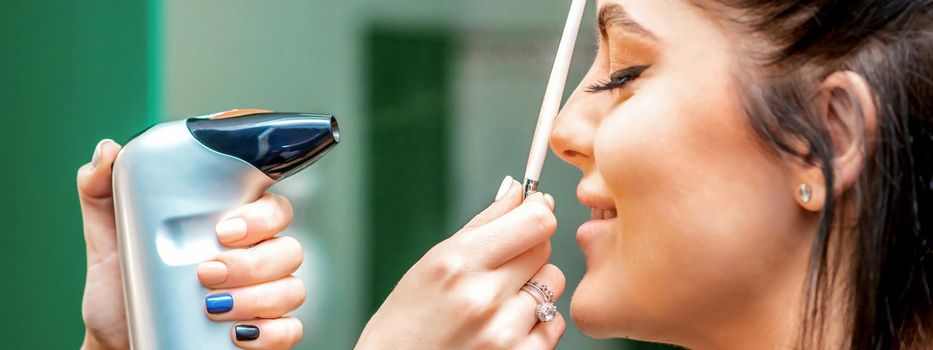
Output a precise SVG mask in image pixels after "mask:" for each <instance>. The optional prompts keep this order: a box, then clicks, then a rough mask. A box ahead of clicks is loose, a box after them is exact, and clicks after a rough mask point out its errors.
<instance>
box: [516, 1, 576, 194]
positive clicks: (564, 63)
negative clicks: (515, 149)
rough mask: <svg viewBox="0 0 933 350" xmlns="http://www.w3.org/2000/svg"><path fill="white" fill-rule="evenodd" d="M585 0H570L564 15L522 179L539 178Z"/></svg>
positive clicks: (558, 107) (562, 92)
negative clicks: (558, 44) (568, 10)
mask: <svg viewBox="0 0 933 350" xmlns="http://www.w3.org/2000/svg"><path fill="white" fill-rule="evenodd" d="M585 8H586V0H573V3H571V4H570V14H569V15H567V24H566V25H564V33H563V35H562V36H561V38H560V46H559V47H558V48H557V57H556V58H555V59H554V66H553V68H551V77H550V78H549V79H548V83H547V89H546V90H545V92H544V101H543V102H542V103H541V111H540V112H539V113H538V125H537V126H536V127H535V133H534V136H533V137H532V140H531V151H529V153H528V163H527V165H526V168H525V179H526V180H530V181H535V183H537V182H538V181H540V180H541V169H542V168H543V167H544V159H545V158H546V157H547V150H548V140H550V137H551V131H552V130H553V129H554V120H555V119H556V118H557V113H558V112H559V111H560V102H561V99H562V98H563V95H564V85H565V83H566V82H567V73H568V72H569V71H570V61H571V59H572V57H573V48H574V46H575V44H576V42H577V33H578V32H579V31H580V22H581V21H582V20H583V10H584V9H585Z"/></svg>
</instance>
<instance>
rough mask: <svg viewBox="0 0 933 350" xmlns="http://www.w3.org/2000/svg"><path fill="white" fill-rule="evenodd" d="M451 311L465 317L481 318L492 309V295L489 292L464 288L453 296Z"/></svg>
mask: <svg viewBox="0 0 933 350" xmlns="http://www.w3.org/2000/svg"><path fill="white" fill-rule="evenodd" d="M452 305H453V308H454V310H452V311H453V312H456V313H457V314H459V315H462V317H464V318H465V319H477V318H482V317H483V316H484V315H486V314H487V313H488V312H489V311H491V310H492V309H493V295H492V293H489V292H483V291H478V290H476V291H470V290H469V289H468V288H464V289H463V291H462V292H459V293H456V294H454V296H453V304H452Z"/></svg>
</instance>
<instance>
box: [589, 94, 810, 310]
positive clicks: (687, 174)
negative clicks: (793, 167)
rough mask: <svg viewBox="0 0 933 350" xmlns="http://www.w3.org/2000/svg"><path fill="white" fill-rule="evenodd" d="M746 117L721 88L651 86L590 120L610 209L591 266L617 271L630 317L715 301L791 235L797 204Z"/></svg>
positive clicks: (756, 272) (757, 271)
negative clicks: (610, 223)
mask: <svg viewBox="0 0 933 350" xmlns="http://www.w3.org/2000/svg"><path fill="white" fill-rule="evenodd" d="M695 96H702V97H700V98H697V97H695ZM746 118H747V117H746V116H745V113H744V112H743V110H742V109H741V107H740V105H739V103H738V99H737V97H735V96H733V95H732V94H731V92H730V91H729V89H728V87H727V86H720V87H714V88H710V87H708V86H706V87H703V88H702V89H700V88H695V89H691V88H689V87H685V86H683V85H680V86H664V85H662V84H656V86H654V87H653V90H652V89H648V88H645V89H644V90H642V91H639V92H638V93H637V94H636V95H635V96H633V97H632V98H631V99H630V100H628V101H626V102H625V104H624V105H622V106H621V107H619V108H618V109H617V110H616V111H614V112H613V113H611V114H610V115H608V116H607V117H606V118H605V119H604V120H603V122H602V124H601V125H600V126H599V130H598V131H597V135H596V139H595V143H594V152H595V159H596V166H597V169H598V171H599V173H600V174H601V175H602V177H603V178H604V179H605V181H606V184H607V186H608V188H609V191H610V192H611V194H612V196H613V198H614V200H615V202H616V207H617V210H618V217H619V219H618V229H617V232H616V234H615V235H614V236H613V240H614V241H613V242H612V243H613V244H607V245H606V248H605V249H604V250H602V251H601V252H599V254H601V255H600V260H606V261H602V263H604V265H606V266H607V267H609V268H608V269H606V270H611V271H612V274H609V273H603V274H602V276H604V278H607V279H608V278H617V279H618V278H622V279H625V280H624V281H616V283H618V284H619V286H618V288H620V289H623V290H624V292H623V294H625V295H626V297H627V298H628V300H629V301H630V302H632V305H629V306H630V307H635V305H637V306H638V309H640V310H648V311H645V312H646V313H649V314H646V315H641V316H643V317H646V318H649V319H650V318H657V319H663V318H664V314H665V313H671V312H674V313H675V314H679V315H684V314H685V313H686V314H691V313H694V312H695V313H696V314H697V315H702V314H704V313H708V312H709V310H708V309H706V307H709V308H716V307H718V308H721V307H722V306H721V305H718V304H719V303H720V302H722V303H723V304H726V303H730V302H732V301H731V300H730V299H735V298H739V297H741V295H738V294H741V293H745V292H747V291H748V290H749V288H750V286H752V287H753V286H754V285H756V284H757V283H758V279H760V278H763V276H766V273H765V272H767V271H769V270H771V269H772V267H773V266H774V265H776V264H780V263H782V262H783V260H785V259H786V258H787V257H785V256H782V255H781V254H772V253H773V252H780V250H777V249H775V248H776V247H789V246H791V245H795V244H796V243H797V242H798V240H795V239H789V238H788V235H786V233H787V232H788V231H789V230H790V228H791V226H790V224H788V225H784V224H782V222H787V223H789V222H791V221H792V220H786V221H782V220H783V219H785V218H790V217H791V216H792V215H794V213H796V211H794V210H793V209H794V208H795V204H794V202H793V199H792V197H790V196H789V192H788V190H787V188H789V187H788V186H787V180H786V175H785V173H784V171H783V170H782V169H783V168H782V167H781V166H780V163H779V162H778V161H777V160H776V158H775V157H774V156H773V155H772V154H771V153H770V152H769V151H768V150H766V149H765V146H763V145H762V144H761V143H760V142H759V141H758V139H757V136H756V135H755V134H754V131H753V130H752V129H751V127H750V125H749V124H748V121H747V119H746ZM594 265H597V266H598V265H600V264H594ZM737 267H739V268H738V269H737ZM723 271H729V273H728V274H724V273H723ZM604 272H605V271H604ZM596 276H600V274H599V272H596V274H594V277H596ZM610 276H615V277H610ZM737 293H738V294H737ZM714 305H715V306H714ZM652 313H653V314H654V315H651V314H652ZM633 317H638V316H633Z"/></svg>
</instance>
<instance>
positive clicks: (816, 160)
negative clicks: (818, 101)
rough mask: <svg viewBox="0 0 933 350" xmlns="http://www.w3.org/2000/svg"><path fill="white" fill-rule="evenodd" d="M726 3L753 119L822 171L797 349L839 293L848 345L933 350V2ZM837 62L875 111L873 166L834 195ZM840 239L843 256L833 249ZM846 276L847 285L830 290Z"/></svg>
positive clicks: (813, 336)
mask: <svg viewBox="0 0 933 350" xmlns="http://www.w3.org/2000/svg"><path fill="white" fill-rule="evenodd" d="M718 3H719V4H718V5H722V6H725V7H724V11H721V12H722V13H725V14H726V16H725V17H724V19H726V21H725V22H724V23H726V24H727V25H735V27H736V28H742V29H743V30H745V31H746V33H745V34H746V35H744V36H743V37H745V38H748V39H747V40H743V42H744V44H743V45H742V49H741V51H742V52H740V54H742V55H743V58H744V61H745V63H746V65H747V66H746V67H743V68H740V69H739V70H738V72H737V77H738V80H739V81H740V83H739V84H740V86H741V87H742V91H743V99H744V100H745V105H746V109H747V111H748V113H749V117H750V119H751V123H752V125H753V126H754V128H755V129H756V131H757V132H758V134H759V135H760V136H761V137H762V138H763V139H764V140H765V141H766V142H767V143H768V144H769V145H771V146H773V147H774V148H775V149H776V150H777V151H778V154H781V155H790V156H793V157H799V159H802V160H804V161H806V162H807V163H809V164H812V165H815V166H818V167H820V168H821V169H822V172H823V175H824V178H825V184H824V185H825V188H826V191H827V193H826V201H825V206H824V208H823V210H822V211H821V214H820V215H821V217H820V226H819V230H818V232H817V235H816V238H815V241H814V242H813V252H812V255H811V258H810V271H809V276H808V277H809V278H808V288H807V293H806V295H807V298H806V300H805V302H806V304H805V305H806V308H805V310H806V315H805V317H804V325H803V329H802V330H801V338H800V346H801V347H803V348H807V349H809V348H814V347H821V346H822V345H823V344H824V342H823V341H824V339H825V338H824V335H825V334H824V332H825V331H826V329H827V327H826V322H827V321H828V319H827V318H826V317H825V315H826V313H827V311H828V310H829V308H831V307H833V306H831V305H830V302H829V296H830V294H831V293H833V294H838V293H840V292H841V293H842V294H839V295H841V296H842V297H843V298H844V299H842V300H844V302H845V303H846V305H845V308H844V309H843V310H842V312H843V315H844V317H845V319H846V322H847V323H846V324H845V325H844V326H845V330H846V332H845V338H844V339H843V340H844V341H845V343H844V344H843V346H848V347H850V348H852V349H915V348H924V349H933V301H931V300H933V299H931V292H930V287H931V283H930V282H931V278H933V242H931V240H933V219H931V218H933V190H931V187H933V173H931V168H933V133H931V132H933V0H803V1H786V0H721V1H718ZM707 5H708V4H707ZM707 7H708V6H707ZM837 71H852V72H856V73H858V74H861V75H862V76H863V77H865V79H866V80H867V81H868V83H869V84H870V85H871V87H872V89H873V90H874V91H873V92H874V93H875V101H873V102H874V103H875V105H876V109H877V112H878V114H877V129H876V134H875V135H865V138H864V139H865V140H866V141H867V142H866V144H865V145H864V151H865V157H866V158H865V161H864V169H863V170H862V173H861V175H860V177H859V178H858V180H857V181H856V182H855V184H854V185H853V187H852V188H851V189H849V190H847V191H845V193H833V181H834V180H833V176H834V174H833V168H832V161H833V158H834V154H833V152H834V149H833V147H832V140H831V138H830V135H829V133H828V131H827V126H826V125H825V123H824V121H825V120H824V119H823V118H821V117H820V116H819V114H818V113H817V111H816V109H815V107H816V106H815V103H814V101H815V97H816V93H817V89H818V87H819V85H820V83H821V82H822V81H823V79H825V78H826V77H827V76H828V75H829V74H831V73H833V72H837ZM749 78H750V79H749ZM743 82H745V83H743ZM851 98H852V99H856V98H857V97H854V96H852V97H851ZM851 102H853V103H854V104H853V105H854V106H858V105H859V104H858V103H855V102H857V101H855V100H853V101H851ZM800 144H803V145H805V147H804V149H805V150H804V151H801V148H800V147H799V145H800ZM834 235H836V236H835V237H834ZM830 245H832V247H830ZM836 248H839V249H844V251H845V252H846V254H845V258H843V254H830V253H829V252H831V251H842V250H837V249H836ZM843 261H844V262H843ZM843 263H844V264H845V266H841V265H842V264H843ZM840 271H841V272H842V273H841V274H838V275H837V272H840ZM839 281H842V282H843V283H844V285H846V286H847V288H846V289H845V290H843V291H831V289H832V287H834V286H837V285H839V284H837V283H838V282H839Z"/></svg>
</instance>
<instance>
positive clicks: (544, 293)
mask: <svg viewBox="0 0 933 350" xmlns="http://www.w3.org/2000/svg"><path fill="white" fill-rule="evenodd" d="M522 290H523V291H525V293H528V294H531V297H532V298H535V300H537V301H538V306H537V307H536V308H535V315H536V316H538V320H540V321H541V322H548V321H551V320H553V319H554V317H555V316H557V306H556V305H554V300H552V299H553V298H554V292H553V291H551V290H550V289H548V287H547V285H545V284H543V283H538V282H535V281H532V282H528V283H525V285H524V286H522Z"/></svg>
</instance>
